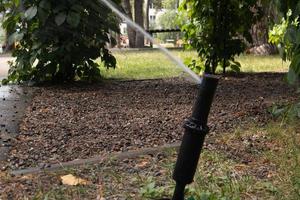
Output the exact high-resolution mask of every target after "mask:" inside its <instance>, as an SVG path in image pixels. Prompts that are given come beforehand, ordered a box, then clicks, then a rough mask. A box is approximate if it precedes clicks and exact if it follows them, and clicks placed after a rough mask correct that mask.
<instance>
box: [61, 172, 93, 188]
mask: <svg viewBox="0 0 300 200" xmlns="http://www.w3.org/2000/svg"><path fill="white" fill-rule="evenodd" d="M60 178H61V180H62V183H63V184H64V185H73V186H75V185H88V184H89V182H88V181H87V180H84V179H81V178H78V177H76V176H73V175H72V174H68V175H65V176H61V177H60Z"/></svg>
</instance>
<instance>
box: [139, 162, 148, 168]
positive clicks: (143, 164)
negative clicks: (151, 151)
mask: <svg viewBox="0 0 300 200" xmlns="http://www.w3.org/2000/svg"><path fill="white" fill-rule="evenodd" d="M148 163H149V162H147V161H142V162H140V163H139V164H137V165H136V166H137V167H139V168H143V167H146V166H147V165H148Z"/></svg>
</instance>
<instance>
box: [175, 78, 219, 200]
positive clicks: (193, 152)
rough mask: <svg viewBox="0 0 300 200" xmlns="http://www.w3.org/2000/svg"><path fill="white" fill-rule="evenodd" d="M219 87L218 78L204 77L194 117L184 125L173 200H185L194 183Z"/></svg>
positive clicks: (194, 109) (176, 167)
mask: <svg viewBox="0 0 300 200" xmlns="http://www.w3.org/2000/svg"><path fill="white" fill-rule="evenodd" d="M217 85H218V79H217V78H215V77H212V76H204V77H203V81H202V83H201V85H200V88H199V93H198V96H197V99H196V102H195V105H194V108H193V113H192V116H191V117H190V118H189V119H188V120H186V122H185V124H184V129H185V133H184V135H183V139H182V143H181V146H180V150H179V154H178V158H177V162H176V166H175V170H174V173H173V179H174V180H175V181H176V188H175V191H174V195H173V200H184V190H185V186H186V185H188V184H190V183H192V182H193V179H194V175H195V172H196V169H197V165H198V161H199V157H200V153H201V150H202V147H203V143H204V140H205V136H206V135H207V134H208V132H209V128H208V126H207V118H208V115H209V111H210V108H211V104H212V101H213V97H214V94H215V91H216V88H217Z"/></svg>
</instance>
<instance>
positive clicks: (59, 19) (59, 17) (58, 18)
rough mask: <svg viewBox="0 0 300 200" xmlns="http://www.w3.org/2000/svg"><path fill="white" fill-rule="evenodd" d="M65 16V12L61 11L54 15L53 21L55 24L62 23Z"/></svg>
mask: <svg viewBox="0 0 300 200" xmlns="http://www.w3.org/2000/svg"><path fill="white" fill-rule="evenodd" d="M66 18H67V14H66V13H65V12H61V13H59V14H58V15H56V17H55V23H56V24H57V26H60V25H62V24H63V23H64V22H65V21H66Z"/></svg>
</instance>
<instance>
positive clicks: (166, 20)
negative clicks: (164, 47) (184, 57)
mask: <svg viewBox="0 0 300 200" xmlns="http://www.w3.org/2000/svg"><path fill="white" fill-rule="evenodd" d="M177 16H178V13H177V11H176V10H167V11H166V12H165V13H164V14H162V15H161V16H159V18H158V26H159V27H161V28H163V29H175V28H178V26H179V23H178V20H177ZM157 37H158V38H159V39H160V40H163V41H166V40H167V39H172V40H174V41H176V40H177V39H178V38H180V37H182V33H176V32H174V33H160V34H158V35H157Z"/></svg>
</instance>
